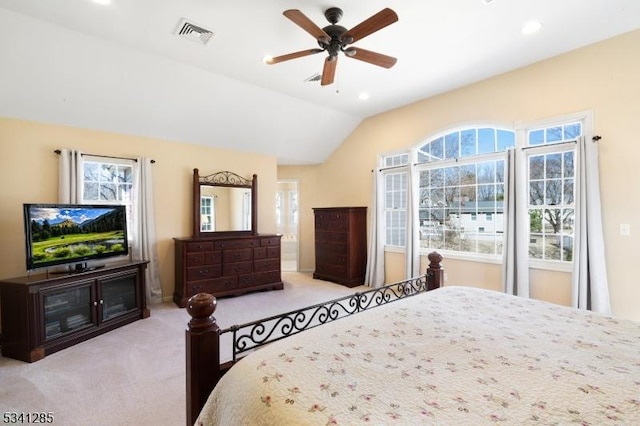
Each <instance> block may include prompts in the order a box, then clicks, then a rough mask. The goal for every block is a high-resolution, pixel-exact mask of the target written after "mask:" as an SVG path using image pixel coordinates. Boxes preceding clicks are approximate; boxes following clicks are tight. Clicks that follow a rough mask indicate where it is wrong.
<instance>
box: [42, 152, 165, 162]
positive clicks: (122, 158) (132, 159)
mask: <svg viewBox="0 0 640 426" xmlns="http://www.w3.org/2000/svg"><path fill="white" fill-rule="evenodd" d="M53 152H55V153H56V154H58V155H60V154H61V153H62V151H61V150H59V149H56V150H55V151H53ZM81 155H83V156H84V155H90V156H91V157H100V158H115V159H118V160H131V161H135V162H136V163H137V162H138V159H137V158H129V157H115V156H113V155H98V154H84V153H82V154H81ZM155 162H156V160H151V164H155Z"/></svg>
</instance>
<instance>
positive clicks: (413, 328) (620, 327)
mask: <svg viewBox="0 0 640 426" xmlns="http://www.w3.org/2000/svg"><path fill="white" fill-rule="evenodd" d="M432 255H433V254H432ZM430 256H431V255H430ZM430 259H431V258H430ZM434 259H435V260H437V258H435V257H434V258H433V259H431V260H432V264H431V265H430V268H432V266H433V265H434V261H433V260H434ZM435 263H437V262H435ZM436 266H437V267H438V268H437V269H435V270H430V271H429V272H428V273H427V275H425V277H418V278H417V279H412V280H407V281H406V282H404V283H398V284H395V285H394V286H391V287H392V288H393V296H389V297H387V296H386V293H377V295H378V296H372V297H369V296H367V297H363V296H359V298H358V299H357V300H366V301H371V300H374V299H376V297H377V298H378V301H377V302H380V303H377V302H374V303H371V306H373V305H375V308H374V309H368V307H370V306H369V305H367V308H365V309H359V310H357V312H358V313H357V314H356V315H349V316H348V318H343V319H340V320H339V321H326V322H327V323H324V322H325V321H322V320H318V319H317V318H316V319H315V320H314V323H313V324H312V325H318V324H319V323H322V325H321V326H320V327H311V328H310V329H306V330H305V331H304V332H296V333H291V335H289V333H288V332H287V331H288V330H289V329H285V331H284V332H282V331H279V332H272V330H273V329H271V328H269V327H268V326H265V325H263V326H262V327H258V329H259V331H261V333H259V334H260V335H261V336H264V335H269V338H270V339H274V340H278V341H276V342H273V343H269V344H266V345H262V342H260V343H261V344H260V345H259V346H260V348H259V350H254V349H255V348H254V347H251V346H252V345H247V344H246V342H245V343H241V346H242V347H243V348H245V349H248V351H249V352H251V353H250V354H249V355H247V356H244V357H242V359H239V360H235V361H237V362H235V365H233V368H231V369H229V370H228V372H226V373H225V371H227V367H228V366H229V365H228V364H227V365H225V366H224V368H223V369H222V370H221V369H218V368H214V370H215V372H213V373H212V372H211V371H208V372H207V373H206V374H208V375H209V379H212V380H213V382H215V383H214V384H213V386H215V388H214V389H213V391H212V392H210V389H206V387H207V386H211V383H209V384H208V385H207V386H204V385H203V386H204V387H203V388H202V389H201V391H202V394H198V391H197V390H196V391H195V392H194V391H193V389H195V388H194V385H195V384H196V382H198V380H196V378H195V377H194V376H193V375H194V374H200V373H202V370H200V371H195V370H193V369H192V370H191V372H189V371H187V376H188V377H187V384H188V393H190V392H191V397H192V398H191V399H190V401H188V407H187V411H188V417H189V416H190V415H191V416H192V417H191V418H188V419H187V421H188V422H189V423H190V422H195V423H196V424H198V425H241V424H246V425H285V424H296V425H305V424H307V425H316V424H318V425H324V424H364V423H370V424H385V425H386V424H425V423H426V424H447V425H449V424H462V425H469V424H490V423H502V424H517V425H524V424H574V423H575V424H583V425H603V424H615V425H630V424H640V324H639V323H635V322H631V321H624V320H618V319H613V318H609V317H605V316H601V315H598V314H595V313H592V312H588V311H578V310H574V309H571V308H567V307H562V306H558V305H554V304H551V303H546V302H540V301H536V300H530V299H524V298H520V297H515V296H509V295H506V294H503V293H499V292H496V291H489V290H481V289H477V288H470V287H449V286H447V287H440V286H439V283H440V282H438V285H437V286H436V287H435V288H434V286H433V282H431V280H432V279H433V277H434V271H435V275H436V276H437V278H436V279H440V277H441V272H442V271H441V269H439V263H438V264H437V265H436ZM380 295H382V296H380ZM396 296H397V297H396ZM202 299H203V300H204V297H203V298H202ZM346 300H347V301H349V300H350V299H346ZM391 301H393V303H389V302H391ZM344 302H345V300H342V301H341V302H340V303H342V304H344ZM214 303H215V302H214ZM356 304H357V302H356ZM347 305H349V302H347ZM351 305H353V303H351ZM213 307H215V305H214V306H213ZM198 309H199V308H198ZM331 309H333V310H334V311H336V310H339V309H338V308H336V307H335V306H334V307H333V308H331ZM194 310H197V309H196V308H193V309H192V311H194ZM210 310H211V309H210ZM207 312H208V311H207ZM211 312H212V311H211ZM321 312H325V311H321ZM327 312H329V311H327ZM204 313H205V312H204V310H201V311H200V312H195V314H196V315H195V316H194V317H193V319H192V322H193V321H196V322H197V321H200V323H199V324H192V325H191V327H190V331H194V330H197V329H198V325H200V326H201V328H200V331H201V333H202V334H201V335H200V336H198V337H199V338H198V339H197V340H193V339H192V341H191V342H190V341H189V339H190V334H189V331H188V332H187V347H188V361H187V365H188V366H189V364H190V363H191V364H192V367H193V366H197V365H198V363H199V362H200V363H209V364H208V365H213V364H211V359H210V358H211V355H212V353H211V352H216V351H217V352H218V355H213V359H214V364H215V365H216V367H217V366H218V363H219V359H218V358H217V357H219V347H218V346H219V335H220V330H217V329H215V324H214V327H213V328H214V330H213V331H212V330H211V323H209V324H208V328H207V327H205V325H204V324H205V323H206V322H207V318H209V319H211V318H212V317H211V316H210V315H209V316H207V317H206V318H205V316H204ZM192 315H193V314H192ZM336 316H339V315H336ZM305 319H306V320H308V319H309V318H308V316H306V317H305ZM323 319H324V317H323ZM273 321H274V319H273V318H272V319H271V323H272V322H273ZM267 322H268V323H269V321H267ZM302 322H305V321H302ZM254 325H255V324H254ZM205 329H207V330H208V331H204V330H205ZM265 329H268V330H269V331H265ZM241 330H242V327H234V328H233V330H231V331H230V332H231V333H234V332H239V331H241ZM249 330H255V329H253V328H249ZM207 333H208V334H207ZM251 333H254V334H255V331H252V332H251ZM251 333H249V334H251ZM204 335H207V336H208V337H209V338H205V339H202V336H204ZM241 335H243V333H239V334H238V335H237V336H236V337H238V336H241ZM245 335H246V334H245ZM212 336H213V337H214V338H211V337H212ZM282 337H286V339H283V338H282ZM253 340H261V339H255V336H254V338H253ZM253 340H252V341H253ZM267 340H269V339H267ZM239 341H242V339H241V338H240V339H239ZM212 342H214V343H212ZM194 345H195V346H194ZM190 346H191V347H190ZM189 349H190V351H189ZM198 349H199V350H198ZM189 353H190V354H189ZM204 354H206V357H205V358H202V356H203V355H204ZM189 356H191V357H194V356H195V357H200V358H199V359H197V360H196V361H195V362H190V361H189ZM223 365H224V364H223ZM200 367H202V365H200ZM209 370H211V369H209ZM190 375H191V377H190ZM214 376H215V377H214ZM189 386H191V391H190V390H189ZM209 392H210V394H209ZM193 397H195V399H198V402H197V403H194V402H193V401H194V398H193ZM189 404H193V405H192V406H191V408H189ZM189 410H191V412H189ZM195 416H198V417H197V419H196V417H195ZM194 419H195V420H194ZM190 424H191V423H190Z"/></svg>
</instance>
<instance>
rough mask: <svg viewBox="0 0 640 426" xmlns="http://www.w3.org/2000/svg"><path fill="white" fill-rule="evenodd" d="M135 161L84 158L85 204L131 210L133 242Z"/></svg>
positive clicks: (129, 227)
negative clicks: (120, 206)
mask: <svg viewBox="0 0 640 426" xmlns="http://www.w3.org/2000/svg"><path fill="white" fill-rule="evenodd" d="M134 165H135V161H134V160H120V159H111V158H109V159H108V161H105V159H104V158H102V157H95V156H90V155H85V156H84V162H83V192H82V202H83V203H84V204H123V205H125V206H126V208H127V234H128V235H129V239H130V240H131V238H133V235H134V232H132V224H133V184H134Z"/></svg>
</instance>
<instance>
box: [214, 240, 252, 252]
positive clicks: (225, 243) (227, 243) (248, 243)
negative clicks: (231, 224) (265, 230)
mask: <svg viewBox="0 0 640 426" xmlns="http://www.w3.org/2000/svg"><path fill="white" fill-rule="evenodd" d="M258 246H260V240H258V239H255V238H247V239H244V238H243V239H238V240H221V241H216V242H215V249H216V250H223V249H225V250H226V249H238V248H248V247H258Z"/></svg>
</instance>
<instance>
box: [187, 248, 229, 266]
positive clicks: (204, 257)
mask: <svg viewBox="0 0 640 426" xmlns="http://www.w3.org/2000/svg"><path fill="white" fill-rule="evenodd" d="M186 256H187V266H188V267H192V266H203V265H213V264H216V263H220V261H221V259H222V253H221V252H219V251H204V252H194V253H187V254H186Z"/></svg>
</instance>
